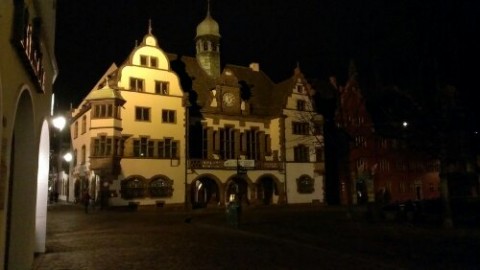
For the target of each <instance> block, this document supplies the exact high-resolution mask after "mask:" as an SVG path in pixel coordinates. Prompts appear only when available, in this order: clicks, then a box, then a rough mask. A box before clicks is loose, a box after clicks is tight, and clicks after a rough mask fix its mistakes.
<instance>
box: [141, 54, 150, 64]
mask: <svg viewBox="0 0 480 270" xmlns="http://www.w3.org/2000/svg"><path fill="white" fill-rule="evenodd" d="M147 59H148V57H147V56H146V55H140V65H141V66H147Z"/></svg>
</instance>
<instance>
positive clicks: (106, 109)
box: [93, 104, 113, 118]
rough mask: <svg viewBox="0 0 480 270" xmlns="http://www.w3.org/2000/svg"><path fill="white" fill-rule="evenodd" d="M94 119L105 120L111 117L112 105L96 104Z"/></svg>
mask: <svg viewBox="0 0 480 270" xmlns="http://www.w3.org/2000/svg"><path fill="white" fill-rule="evenodd" d="M93 117H94V118H107V117H113V105H112V104H97V105H95V107H94V112H93Z"/></svg>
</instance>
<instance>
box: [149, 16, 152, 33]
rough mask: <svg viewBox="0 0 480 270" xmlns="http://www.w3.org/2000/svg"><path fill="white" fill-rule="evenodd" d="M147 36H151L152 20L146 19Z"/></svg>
mask: <svg viewBox="0 0 480 270" xmlns="http://www.w3.org/2000/svg"><path fill="white" fill-rule="evenodd" d="M148 34H149V35H151V34H152V19H148Z"/></svg>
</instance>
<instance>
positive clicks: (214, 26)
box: [196, 8, 220, 38]
mask: <svg viewBox="0 0 480 270" xmlns="http://www.w3.org/2000/svg"><path fill="white" fill-rule="evenodd" d="M207 35H212V36H216V37H220V30H219V27H218V23H217V22H216V21H215V20H214V19H213V18H212V17H211V16H210V8H209V10H208V11H207V17H205V19H204V20H203V21H202V22H201V23H200V24H198V26H197V36H196V37H197V38H198V37H199V36H207Z"/></svg>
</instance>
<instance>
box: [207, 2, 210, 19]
mask: <svg viewBox="0 0 480 270" xmlns="http://www.w3.org/2000/svg"><path fill="white" fill-rule="evenodd" d="M207 17H210V0H207Z"/></svg>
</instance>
